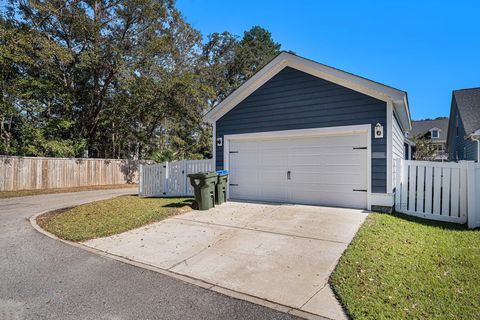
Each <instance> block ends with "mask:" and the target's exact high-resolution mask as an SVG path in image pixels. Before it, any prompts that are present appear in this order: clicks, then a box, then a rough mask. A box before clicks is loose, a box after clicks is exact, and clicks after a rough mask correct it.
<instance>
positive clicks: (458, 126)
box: [447, 88, 480, 162]
mask: <svg viewBox="0 0 480 320" xmlns="http://www.w3.org/2000/svg"><path fill="white" fill-rule="evenodd" d="M479 140H480V88H472V89H462V90H455V91H453V93H452V105H451V108H450V122H449V126H448V140H447V149H448V154H449V160H451V161H458V160H474V161H477V162H478V161H480V141H479Z"/></svg>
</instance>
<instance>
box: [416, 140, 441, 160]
mask: <svg viewBox="0 0 480 320" xmlns="http://www.w3.org/2000/svg"><path fill="white" fill-rule="evenodd" d="M413 142H415V154H414V156H415V160H424V161H433V160H435V156H436V153H437V149H436V147H435V145H434V144H433V143H432V141H431V140H430V139H425V138H414V139H413Z"/></svg>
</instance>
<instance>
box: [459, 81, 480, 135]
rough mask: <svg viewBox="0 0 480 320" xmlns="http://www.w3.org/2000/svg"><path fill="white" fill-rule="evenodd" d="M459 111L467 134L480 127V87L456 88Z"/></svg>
mask: <svg viewBox="0 0 480 320" xmlns="http://www.w3.org/2000/svg"><path fill="white" fill-rule="evenodd" d="M453 95H454V97H455V102H456V103H457V108H458V113H459V114H460V118H461V119H462V123H463V126H464V128H465V133H466V134H467V135H469V134H471V133H473V132H475V131H477V130H478V129H480V88H471V89H462V90H454V91H453Z"/></svg>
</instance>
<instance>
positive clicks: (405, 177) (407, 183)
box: [395, 159, 480, 228]
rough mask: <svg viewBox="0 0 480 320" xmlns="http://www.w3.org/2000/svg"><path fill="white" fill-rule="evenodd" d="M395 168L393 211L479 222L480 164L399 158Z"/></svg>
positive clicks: (471, 222)
mask: <svg viewBox="0 0 480 320" xmlns="http://www.w3.org/2000/svg"><path fill="white" fill-rule="evenodd" d="M396 168H397V170H396V179H395V181H396V186H395V209H396V211H398V212H402V213H405V214H409V215H413V216H417V217H422V218H426V219H432V220H440V221H448V222H455V223H467V222H468V226H469V227H470V228H475V227H479V226H480V200H479V198H480V164H476V163H474V162H472V161H463V162H459V163H455V162H442V163H440V162H430V161H414V160H401V159H399V160H397V163H396Z"/></svg>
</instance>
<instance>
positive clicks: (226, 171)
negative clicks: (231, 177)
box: [217, 170, 230, 176]
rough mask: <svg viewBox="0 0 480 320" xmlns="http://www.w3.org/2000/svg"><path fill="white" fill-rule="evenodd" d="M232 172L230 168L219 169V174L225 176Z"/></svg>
mask: <svg viewBox="0 0 480 320" xmlns="http://www.w3.org/2000/svg"><path fill="white" fill-rule="evenodd" d="M229 173H230V172H229V171H228V170H217V174H218V175H219V176H225V175H227V174H229Z"/></svg>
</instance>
